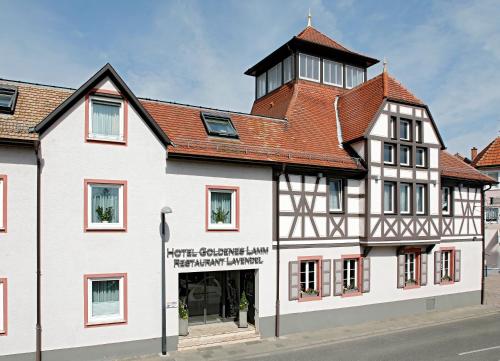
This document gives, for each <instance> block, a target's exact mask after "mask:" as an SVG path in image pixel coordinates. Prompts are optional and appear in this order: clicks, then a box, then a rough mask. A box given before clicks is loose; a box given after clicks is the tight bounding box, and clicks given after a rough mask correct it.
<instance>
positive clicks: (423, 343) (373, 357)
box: [245, 314, 500, 361]
mask: <svg viewBox="0 0 500 361" xmlns="http://www.w3.org/2000/svg"><path fill="white" fill-rule="evenodd" d="M245 360H255V361H257V360H258V361H304V360H305V361H365V360H366V361H368V360H369V361H424V360H425V361H437V360H443V361H444V360H458V361H500V315H499V314H496V315H494V316H489V317H486V318H475V319H470V320H464V321H460V322H454V323H450V324H444V325H437V326H431V327H426V328H421V329H417V330H411V331H403V332H399V333H395V334H388V335H383V336H375V337H370V338H365V339H360V340H356V341H348V342H342V343H336V344H331V345H321V346H315V347H310V348H302V349H299V350H292V351H288V350H287V351H284V352H281V353H280V352H274V353H273V354H272V355H268V356H262V355H261V356H259V357H256V358H251V357H249V358H245Z"/></svg>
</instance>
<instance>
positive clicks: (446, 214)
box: [441, 187, 451, 216]
mask: <svg viewBox="0 0 500 361" xmlns="http://www.w3.org/2000/svg"><path fill="white" fill-rule="evenodd" d="M445 193H447V195H446V194H445ZM444 197H446V199H447V202H448V209H447V210H444V209H443V206H444ZM441 214H443V215H444V216H449V215H450V214H451V188H450V187H443V188H441Z"/></svg>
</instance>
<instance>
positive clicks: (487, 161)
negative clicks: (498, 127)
mask: <svg viewBox="0 0 500 361" xmlns="http://www.w3.org/2000/svg"><path fill="white" fill-rule="evenodd" d="M472 165H473V166H474V167H492V166H500V137H496V138H495V139H494V140H493V141H492V142H491V143H490V144H488V145H487V146H486V148H484V149H483V150H482V151H481V153H479V154H478V155H477V157H476V158H474V159H473V160H472Z"/></svg>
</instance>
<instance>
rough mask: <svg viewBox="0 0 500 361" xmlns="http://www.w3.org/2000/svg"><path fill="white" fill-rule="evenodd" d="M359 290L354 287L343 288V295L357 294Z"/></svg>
mask: <svg viewBox="0 0 500 361" xmlns="http://www.w3.org/2000/svg"><path fill="white" fill-rule="evenodd" d="M358 291H359V288H358V287H356V286H354V285H349V286H347V287H346V286H344V293H352V292H358Z"/></svg>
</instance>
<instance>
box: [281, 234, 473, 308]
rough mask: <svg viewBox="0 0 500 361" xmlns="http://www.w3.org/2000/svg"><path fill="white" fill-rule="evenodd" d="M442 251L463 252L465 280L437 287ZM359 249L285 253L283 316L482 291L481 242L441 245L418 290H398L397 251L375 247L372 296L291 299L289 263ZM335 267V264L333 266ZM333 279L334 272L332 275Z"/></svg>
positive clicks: (283, 261)
mask: <svg viewBox="0 0 500 361" xmlns="http://www.w3.org/2000/svg"><path fill="white" fill-rule="evenodd" d="M440 247H455V248H456V249H457V250H461V255H462V263H461V267H462V279H461V281H460V282H457V283H454V284H450V285H439V284H438V285H435V284H434V251H437V250H439V248H440ZM360 253H361V249H360V247H329V248H316V249H293V250H292V249H287V250H282V252H281V254H282V259H281V272H280V285H281V287H280V293H281V297H280V298H281V313H282V314H287V313H297V312H310V311H317V310H328V309H337V308H344V307H353V306H363V305H369V304H374V303H381V302H393V301H404V300H409V299H414V298H424V297H433V296H440V295H447V294H455V293H461V292H470V291H478V290H480V288H481V242H479V241H476V242H459V243H442V244H440V245H438V246H436V247H435V248H434V250H433V251H432V252H431V253H430V254H429V255H428V267H429V272H428V283H427V285H426V286H422V287H420V288H415V289H400V288H397V257H396V248H395V247H374V248H372V250H371V251H370V254H369V257H370V262H371V263H370V264H371V273H370V282H371V285H370V292H367V293H363V294H362V295H361V296H355V297H341V296H333V278H332V296H328V297H324V298H322V299H321V300H317V301H308V302H298V301H289V299H288V288H287V287H288V284H289V282H288V277H289V276H288V262H289V261H297V257H304V256H323V259H332V260H333V259H339V258H341V256H342V255H348V254H360ZM332 264H333V263H332ZM332 277H333V272H332Z"/></svg>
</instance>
